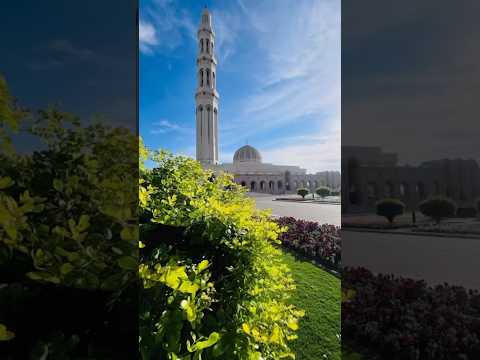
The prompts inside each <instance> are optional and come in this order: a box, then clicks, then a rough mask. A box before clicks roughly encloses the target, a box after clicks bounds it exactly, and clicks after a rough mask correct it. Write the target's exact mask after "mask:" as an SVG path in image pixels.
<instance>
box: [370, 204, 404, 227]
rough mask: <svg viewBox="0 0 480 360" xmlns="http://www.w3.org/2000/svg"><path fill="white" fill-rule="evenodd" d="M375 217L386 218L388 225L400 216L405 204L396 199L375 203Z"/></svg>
mask: <svg viewBox="0 0 480 360" xmlns="http://www.w3.org/2000/svg"><path fill="white" fill-rule="evenodd" d="M376 209H377V215H379V216H383V217H385V218H387V220H388V222H389V223H390V224H392V223H393V220H394V219H395V217H397V216H398V215H402V214H403V212H404V210H405V204H404V203H403V202H402V201H400V200H398V199H382V200H379V201H377V203H376Z"/></svg>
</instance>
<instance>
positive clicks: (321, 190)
mask: <svg viewBox="0 0 480 360" xmlns="http://www.w3.org/2000/svg"><path fill="white" fill-rule="evenodd" d="M315 193H316V194H317V195H318V196H320V197H321V198H324V197H326V196H329V195H330V194H331V191H330V189H329V188H328V187H326V186H320V187H319V188H317V189H316V190H315Z"/></svg>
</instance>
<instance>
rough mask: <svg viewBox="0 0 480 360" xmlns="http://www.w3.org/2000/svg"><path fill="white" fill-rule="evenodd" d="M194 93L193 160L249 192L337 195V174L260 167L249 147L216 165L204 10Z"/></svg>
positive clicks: (215, 111)
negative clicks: (321, 190)
mask: <svg viewBox="0 0 480 360" xmlns="http://www.w3.org/2000/svg"><path fill="white" fill-rule="evenodd" d="M197 38H198V55H197V62H196V63H197V89H196V91H195V105H196V107H195V115H196V116H195V119H196V158H197V160H198V161H199V162H200V163H201V164H202V165H203V166H204V167H205V168H210V169H212V170H214V171H216V172H220V171H224V172H228V173H230V174H233V176H234V181H235V182H237V183H238V184H241V185H243V186H245V187H246V188H248V190H249V191H251V192H258V193H268V194H289V193H290V194H291V193H296V192H297V189H298V188H308V189H309V190H310V191H311V192H313V191H315V189H316V188H318V187H319V186H328V187H329V188H331V189H333V190H337V191H339V189H340V185H341V178H340V172H338V171H322V172H317V173H315V174H308V173H307V171H306V170H305V169H303V168H301V167H299V166H292V165H275V164H270V163H264V162H263V161H262V156H261V154H260V152H259V151H258V150H257V149H256V148H254V147H253V146H251V145H245V146H242V147H241V148H239V149H238V150H237V151H236V152H235V154H234V156H233V162H232V163H223V164H220V162H219V155H218V145H219V140H218V127H219V100H220V96H219V93H218V91H217V88H216V78H217V59H216V57H215V33H214V31H213V26H212V16H211V14H210V13H209V11H208V10H207V9H205V10H204V11H203V13H202V16H201V21H200V26H199V29H198V32H197Z"/></svg>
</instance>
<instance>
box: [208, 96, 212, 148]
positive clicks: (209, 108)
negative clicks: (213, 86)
mask: <svg viewBox="0 0 480 360" xmlns="http://www.w3.org/2000/svg"><path fill="white" fill-rule="evenodd" d="M211 112H212V108H211V107H210V105H207V137H208V143H209V144H210V142H211V139H210V122H211V121H210V119H211V115H210V114H211Z"/></svg>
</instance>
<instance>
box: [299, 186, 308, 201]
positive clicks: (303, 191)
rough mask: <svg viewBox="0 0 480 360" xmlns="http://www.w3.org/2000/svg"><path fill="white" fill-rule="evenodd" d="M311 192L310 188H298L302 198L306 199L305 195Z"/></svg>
mask: <svg viewBox="0 0 480 360" xmlns="http://www.w3.org/2000/svg"><path fill="white" fill-rule="evenodd" d="M309 193H310V191H308V189H305V188H300V189H297V194H298V195H300V196H301V197H302V199H305V196H307V195H308V194H309Z"/></svg>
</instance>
